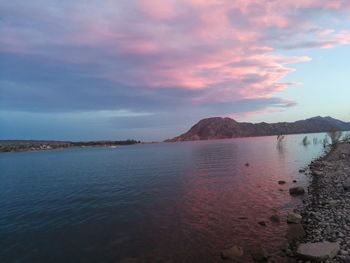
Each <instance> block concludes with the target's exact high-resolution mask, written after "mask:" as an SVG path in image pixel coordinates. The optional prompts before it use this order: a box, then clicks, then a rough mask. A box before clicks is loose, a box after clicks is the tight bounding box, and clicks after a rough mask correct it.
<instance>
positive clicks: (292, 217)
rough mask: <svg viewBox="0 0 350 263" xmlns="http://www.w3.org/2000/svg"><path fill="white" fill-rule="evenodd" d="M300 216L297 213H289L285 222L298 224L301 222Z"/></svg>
mask: <svg viewBox="0 0 350 263" xmlns="http://www.w3.org/2000/svg"><path fill="white" fill-rule="evenodd" d="M301 219H302V216H301V215H299V214H297V213H293V212H291V213H289V214H288V216H287V223H289V224H299V223H300V222H301Z"/></svg>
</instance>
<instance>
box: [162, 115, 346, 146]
mask: <svg viewBox="0 0 350 263" xmlns="http://www.w3.org/2000/svg"><path fill="white" fill-rule="evenodd" d="M332 129H337V130H342V131H349V130H350V122H343V121H340V120H337V119H334V118H331V117H320V116H318V117H313V118H310V119H306V120H300V121H296V122H279V123H271V124H270V123H266V122H261V123H248V122H237V121H235V120H233V119H230V118H221V117H213V118H207V119H203V120H200V121H199V122H198V123H197V124H195V125H194V126H193V127H192V128H191V129H190V130H189V131H188V132H186V133H184V134H182V135H180V136H178V137H175V138H173V139H170V140H167V141H168V142H176V141H198V140H212V139H227V138H238V137H251V136H268V135H280V134H294V133H313V132H327V131H330V130H332Z"/></svg>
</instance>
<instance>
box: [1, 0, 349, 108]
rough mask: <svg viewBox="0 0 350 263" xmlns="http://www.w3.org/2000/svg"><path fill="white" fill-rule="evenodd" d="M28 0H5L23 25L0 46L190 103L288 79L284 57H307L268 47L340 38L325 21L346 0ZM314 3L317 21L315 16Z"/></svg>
mask: <svg viewBox="0 0 350 263" xmlns="http://www.w3.org/2000/svg"><path fill="white" fill-rule="evenodd" d="M33 2H34V3H33V4H32V6H31V8H30V9H28V12H26V11H25V10H26V7H27V6H26V5H27V4H18V6H16V5H15V4H13V5H12V4H6V8H7V10H8V11H11V10H18V9H21V11H20V12H19V11H17V13H15V15H16V14H18V13H20V15H19V16H21V17H26V18H27V17H30V19H31V21H32V26H31V27H30V28H27V27H26V25H25V23H23V24H22V25H19V26H16V25H12V24H8V25H7V26H6V27H3V28H2V29H0V34H1V35H2V36H4V37H3V38H2V39H1V40H0V41H1V42H0V43H1V46H2V47H1V49H2V50H3V51H6V52H10V51H11V52H19V51H21V52H27V53H34V54H43V55H48V56H54V57H55V56H56V57H57V59H60V60H61V59H65V60H67V61H68V62H71V63H84V64H96V63H97V64H98V66H99V67H100V68H101V72H100V73H99V74H100V76H101V77H102V78H106V79H108V80H112V81H114V82H116V83H121V84H124V85H126V86H127V85H132V86H135V87H140V88H149V89H162V88H172V89H189V90H198V91H201V92H200V93H198V96H197V97H196V98H195V99H194V102H195V103H205V102H206V101H221V102H229V101H235V100H238V99H254V98H270V97H272V96H274V95H275V94H276V93H278V92H280V91H283V90H285V89H287V88H288V87H289V86H291V85H295V84H297V83H298V81H299V80H296V82H293V83H291V82H289V83H286V82H284V81H283V80H284V78H285V77H286V76H287V75H288V74H289V73H291V72H293V71H294V69H293V68H291V67H287V66H286V65H287V64H291V63H301V62H307V61H310V60H311V58H309V57H307V56H302V57H288V56H284V55H278V54H279V53H281V52H282V53H283V49H308V48H332V47H334V46H336V45H346V44H350V32H349V31H347V30H342V29H337V28H338V27H337V23H336V22H334V21H336V20H337V19H338V18H337V17H338V15H339V14H344V12H345V11H346V10H347V11H350V4H349V1H341V0H339V1H331V2H330V1H328V2H327V1H319V0H285V1H267V0H266V1H258V0H244V1H243V0H238V1H232V0H220V1H217V0H215V1H214V0H190V1H185V0H182V1H172V0H169V1H165V0H164V1H163V0H153V1H141V0H139V1H135V2H133V3H130V2H128V1H115V2H103V3H101V2H100V1H91V2H89V3H82V2H79V1H76V2H74V3H72V2H71V1H67V2H66V1H63V2H62V3H58V2H57V3H55V4H54V8H51V7H48V6H50V5H49V4H45V5H42V4H40V3H41V1H33ZM53 3H54V2H53ZM31 12H34V13H35V15H33V14H32V13H31ZM10 13H11V12H10ZM310 13H312V15H309V14H310ZM324 13H327V14H328V15H329V17H330V20H329V21H327V22H328V23H327V28H323V27H322V24H321V22H320V21H319V20H318V19H317V18H318V14H319V15H322V14H324ZM48 21H50V22H49V23H48ZM44 23H46V24H45V25H46V26H45V25H44ZM50 25H51V26H52V27H50ZM11 47H12V48H11ZM74 47H78V48H77V49H73V48H74ZM69 48H71V49H72V51H69V52H68V51H67V49H69ZM82 48H86V49H87V50H88V51H84V49H82ZM52 49H56V50H55V52H53V51H52Z"/></svg>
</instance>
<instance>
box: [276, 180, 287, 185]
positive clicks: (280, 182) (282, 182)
mask: <svg viewBox="0 0 350 263" xmlns="http://www.w3.org/2000/svg"><path fill="white" fill-rule="evenodd" d="M285 183H286V181H283V180H280V181H278V184H285Z"/></svg>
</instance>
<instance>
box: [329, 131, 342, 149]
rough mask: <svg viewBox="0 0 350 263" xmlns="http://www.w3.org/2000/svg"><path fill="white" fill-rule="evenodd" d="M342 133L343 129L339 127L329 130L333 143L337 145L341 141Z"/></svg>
mask: <svg viewBox="0 0 350 263" xmlns="http://www.w3.org/2000/svg"><path fill="white" fill-rule="evenodd" d="M342 133H343V132H342V131H340V130H337V129H332V130H330V131H329V132H327V134H328V136H329V138H331V144H332V145H336V144H337V143H339V141H340V138H341V136H342Z"/></svg>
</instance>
